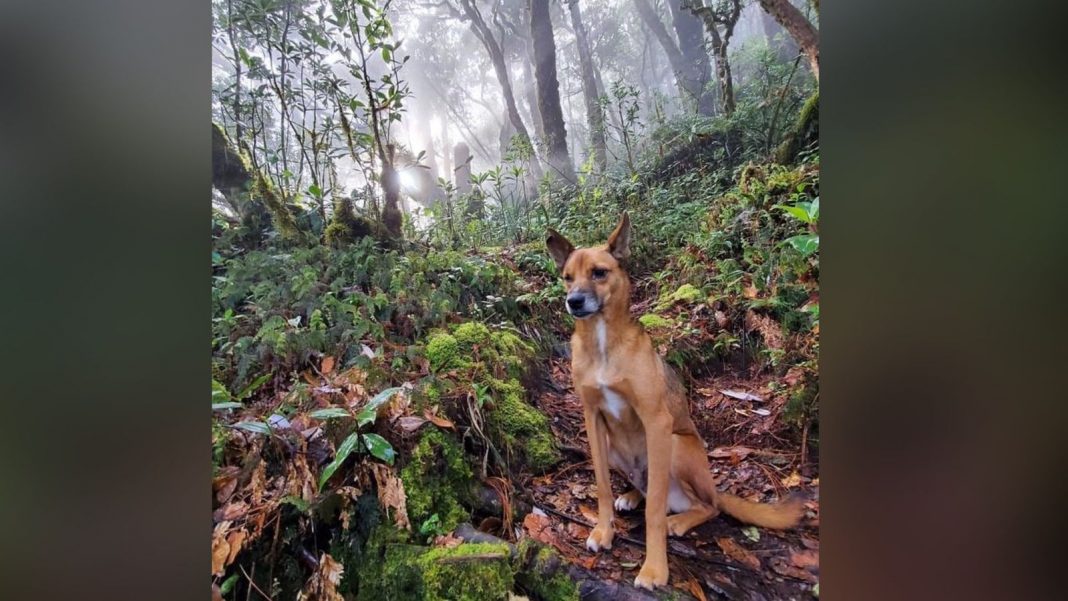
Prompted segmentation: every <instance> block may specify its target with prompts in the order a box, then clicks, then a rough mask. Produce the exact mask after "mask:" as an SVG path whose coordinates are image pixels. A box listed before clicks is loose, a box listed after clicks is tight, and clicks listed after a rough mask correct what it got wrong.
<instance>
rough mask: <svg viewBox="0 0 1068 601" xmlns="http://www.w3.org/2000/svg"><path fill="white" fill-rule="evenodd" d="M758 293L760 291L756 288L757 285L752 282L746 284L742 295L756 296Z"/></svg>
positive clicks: (747, 296) (746, 296)
mask: <svg viewBox="0 0 1068 601" xmlns="http://www.w3.org/2000/svg"><path fill="white" fill-rule="evenodd" d="M757 294H758V291H757V289H756V286H754V285H753V284H751V283H749V284H746V285H745V288H743V289H742V296H744V297H745V298H756V297H757Z"/></svg>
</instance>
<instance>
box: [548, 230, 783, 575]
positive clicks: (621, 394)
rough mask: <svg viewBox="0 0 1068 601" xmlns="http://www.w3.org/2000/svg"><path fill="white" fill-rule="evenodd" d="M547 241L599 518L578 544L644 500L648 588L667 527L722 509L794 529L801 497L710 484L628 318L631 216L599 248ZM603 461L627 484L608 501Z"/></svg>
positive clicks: (663, 367)
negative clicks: (774, 498)
mask: <svg viewBox="0 0 1068 601" xmlns="http://www.w3.org/2000/svg"><path fill="white" fill-rule="evenodd" d="M546 246H547V247H548V250H549V254H550V255H551V256H552V258H553V261H555V263H556V266H557V268H558V270H559V272H560V275H561V276H562V277H563V280H564V287H565V289H566V290H567V297H566V307H567V312H568V313H569V314H570V315H572V316H573V317H574V318H575V332H574V334H573V335H572V337H571V378H572V382H573V384H574V388H575V391H576V392H577V393H578V396H579V398H580V399H581V401H582V410H583V416H584V418H585V422H586V433H587V435H588V436H589V441H590V455H591V457H592V458H593V471H594V478H595V479H596V482H597V524H596V526H595V527H594V529H593V531H592V532H591V533H590V536H589V538H587V539H586V547H587V548H588V549H589V550H590V551H593V552H597V551H599V550H601V549H611V548H612V538H613V537H614V536H615V532H614V530H613V527H612V519H613V517H614V513H613V511H614V510H620V511H625V510H629V509H634V508H636V507H637V506H638V504H639V503H640V502H641V500H642V498H643V497H644V498H645V526H646V547H645V548H646V556H645V562H644V563H643V564H642V568H641V570H640V571H639V572H638V576H637V577H636V578H635V579H634V585H635V586H637V587H642V588H646V589H650V590H651V589H653V588H655V587H656V586H660V585H665V584H667V581H668V564H667V535H668V533H670V534H672V535H674V536H682V535H683V534H685V533H686V532H687V531H689V530H690V529H691V528H694V527H695V526H697V525H699V524H701V523H703V522H704V521H706V520H708V519H710V518H713V517H715V516H716V515H718V514H719V512H720V511H725V512H726V513H728V514H729V515H731V516H734V517H735V518H737V519H739V520H741V521H743V522H746V523H749V524H755V525H757V526H763V527H765V528H774V529H785V528H791V527H793V526H796V525H797V523H798V522H799V521H800V519H801V513H802V507H801V501H800V499H796V498H795V499H790V500H787V501H784V502H780V503H778V504H763V503H754V502H751V501H747V500H745V499H741V498H739V497H736V496H734V495H729V494H726V493H721V492H718V491H717V490H716V483H715V479H714V478H713V477H712V474H711V473H710V471H709V463H708V456H707V455H706V450H705V444H704V441H702V440H701V436H700V434H698V432H697V428H696V427H695V426H694V423H693V420H692V419H691V418H690V413H689V408H688V405H687V401H686V391H685V389H684V387H683V385H682V382H681V381H680V380H679V378H678V376H677V375H676V374H675V373H674V371H673V370H672V369H671V368H670V367H669V366H668V365H667V363H666V362H665V361H664V360H663V359H662V358H661V357H660V356H659V355H658V354H657V352H656V350H655V349H654V348H653V343H652V340H651V339H650V338H649V336H648V334H646V333H645V330H644V328H643V327H642V326H641V325H640V324H639V323H637V322H636V321H635V320H634V319H632V318H631V316H630V279H629V277H628V276H627V272H626V271H625V270H624V269H623V267H622V261H623V260H624V259H626V258H627V256H628V255H629V253H630V217H629V215H628V214H627V213H623V216H622V218H621V219H620V221H619V224H618V225H617V226H616V228H615V230H613V231H612V234H611V235H610V236H609V237H608V242H607V243H605V244H604V245H603V246H599V247H591V248H579V249H576V248H575V247H574V245H573V244H571V242H569V241H568V240H567V238H565V237H563V236H561V235H560V234H559V233H557V232H556V231H555V230H552V229H549V230H548V238H547V240H546ZM609 467H612V468H615V469H616V470H617V471H619V472H621V473H622V474H623V475H624V476H625V477H626V479H627V480H628V481H629V482H630V483H631V485H632V486H633V487H634V488H633V489H632V490H630V491H628V492H626V493H625V494H623V495H621V496H619V497H618V498H616V499H614V500H613V498H612V483H611V480H610V479H609V471H608V470H609ZM669 512H670V513H672V514H673V515H671V516H668V513H669Z"/></svg>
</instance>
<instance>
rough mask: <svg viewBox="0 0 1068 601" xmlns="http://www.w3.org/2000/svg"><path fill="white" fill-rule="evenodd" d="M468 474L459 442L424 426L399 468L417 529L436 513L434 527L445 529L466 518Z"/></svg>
mask: <svg viewBox="0 0 1068 601" xmlns="http://www.w3.org/2000/svg"><path fill="white" fill-rule="evenodd" d="M471 477H472V476H471V468H470V467H469V466H468V464H467V461H466V460H465V458H464V453H463V449H462V448H461V447H460V445H459V443H457V442H456V441H455V440H454V439H453V438H452V436H451V435H448V434H446V433H444V432H442V431H440V430H436V429H430V428H428V429H426V430H425V431H424V434H423V436H422V438H420V439H419V443H418V444H417V445H416V446H415V448H414V449H412V453H411V456H410V458H409V461H408V463H407V465H405V466H404V468H403V469H402V470H401V481H402V482H403V483H404V492H405V494H406V495H407V505H408V517H409V518H410V519H411V522H412V526H413V527H414V528H416V529H417V530H418V529H419V528H420V527H421V526H422V525H423V524H424V523H426V522H427V521H428V520H431V519H432V518H433V516H435V515H436V516H437V520H436V521H437V524H435V525H434V529H435V530H440V531H443V532H447V531H450V530H452V529H453V528H455V527H456V525H457V524H458V523H460V522H462V521H464V520H466V519H468V518H469V517H470V514H469V512H468V511H467V509H465V508H464V505H465V504H467V503H469V502H470V498H471V486H472V481H471Z"/></svg>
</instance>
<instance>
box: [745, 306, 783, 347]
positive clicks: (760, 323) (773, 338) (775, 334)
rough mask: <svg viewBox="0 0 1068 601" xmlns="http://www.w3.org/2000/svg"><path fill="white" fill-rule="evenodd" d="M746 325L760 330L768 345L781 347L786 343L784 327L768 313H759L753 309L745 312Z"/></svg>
mask: <svg viewBox="0 0 1068 601" xmlns="http://www.w3.org/2000/svg"><path fill="white" fill-rule="evenodd" d="M745 327H746V328H748V329H750V330H756V331H757V332H760V336H761V338H763V339H764V343H765V344H767V345H768V347H770V348H773V349H781V348H783V346H784V345H785V341H786V338H785V336H783V333H782V328H781V327H779V324H778V323H776V322H775V320H774V319H772V318H771V317H769V316H767V315H759V314H757V313H756V312H754V311H753V310H752V309H750V310H749V311H746V312H745Z"/></svg>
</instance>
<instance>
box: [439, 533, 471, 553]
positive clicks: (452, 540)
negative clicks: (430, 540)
mask: <svg viewBox="0 0 1068 601" xmlns="http://www.w3.org/2000/svg"><path fill="white" fill-rule="evenodd" d="M463 542H464V539H462V538H460V537H458V536H454V535H453V534H452V533H451V532H450V533H449V534H444V535H439V536H435V537H434V546H435V547H445V548H446V549H452V548H453V547H459V546H460V544H461V543H463Z"/></svg>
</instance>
